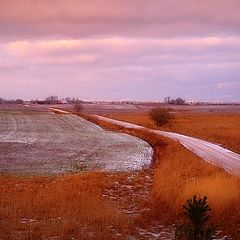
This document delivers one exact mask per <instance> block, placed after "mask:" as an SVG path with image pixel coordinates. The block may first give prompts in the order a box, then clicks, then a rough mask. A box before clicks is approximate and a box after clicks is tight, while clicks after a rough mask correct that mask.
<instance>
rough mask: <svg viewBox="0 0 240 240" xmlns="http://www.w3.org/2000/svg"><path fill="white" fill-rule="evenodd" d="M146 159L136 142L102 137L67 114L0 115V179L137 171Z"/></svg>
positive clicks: (146, 150)
mask: <svg viewBox="0 0 240 240" xmlns="http://www.w3.org/2000/svg"><path fill="white" fill-rule="evenodd" d="M151 156H152V149H151V147H150V145H149V144H148V143H146V142H144V141H142V140H140V139H139V138H136V137H132V136H129V135H126V134H119V133H113V132H110V131H105V130H103V129H102V128H100V127H99V126H97V125H94V124H92V123H90V122H88V121H86V120H84V119H82V118H80V117H78V116H75V115H72V114H54V113H52V112H50V111H46V110H36V109H34V108H33V109H32V108H21V109H20V108H6V109H3V108H2V109H0V172H1V173H10V174H61V173H73V172H81V171H83V170H100V171H101V170H106V171H128V170H139V169H141V168H142V167H143V166H145V165H149V164H150V162H151Z"/></svg>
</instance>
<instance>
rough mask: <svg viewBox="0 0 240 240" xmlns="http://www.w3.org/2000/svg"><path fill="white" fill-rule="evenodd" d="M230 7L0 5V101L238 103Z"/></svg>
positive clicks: (109, 2)
mask: <svg viewBox="0 0 240 240" xmlns="http://www.w3.org/2000/svg"><path fill="white" fill-rule="evenodd" d="M239 12H240V1H239V0H201V1H199V0H51V1H49V0H21V1H19V0H0V97H3V98H23V99H35V98H38V99H43V98H45V97H47V96H49V95H58V96H59V97H67V96H72V97H79V98H81V99H83V100H96V99H100V100H116V99H133V100H162V99H163V98H164V97H165V96H171V97H178V96H180V97H183V98H185V99H196V100H204V101H209V100H210V101H240V14H239Z"/></svg>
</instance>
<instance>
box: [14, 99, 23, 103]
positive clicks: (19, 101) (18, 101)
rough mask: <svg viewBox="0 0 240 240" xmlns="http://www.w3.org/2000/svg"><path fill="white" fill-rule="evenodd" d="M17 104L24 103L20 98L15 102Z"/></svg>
mask: <svg viewBox="0 0 240 240" xmlns="http://www.w3.org/2000/svg"><path fill="white" fill-rule="evenodd" d="M15 103H16V104H23V103H24V101H23V100H22V99H19V98H18V99H16V100H15Z"/></svg>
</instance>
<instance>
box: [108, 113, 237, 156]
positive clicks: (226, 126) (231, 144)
mask: <svg viewBox="0 0 240 240" xmlns="http://www.w3.org/2000/svg"><path fill="white" fill-rule="evenodd" d="M108 117H111V118H114V119H117V120H121V121H127V122H131V123H136V124H139V125H142V126H145V127H149V128H157V127H156V126H155V124H154V123H153V122H152V121H151V119H150V117H149V115H148V114H147V113H145V114H143V113H128V114H122V113H120V114H109V115H108ZM159 129H161V130H166V131H173V132H178V133H182V134H186V135H189V136H193V137H198V138H201V139H204V140H208V141H210V142H214V143H217V144H221V145H222V146H224V147H227V148H229V149H231V150H233V151H235V152H237V153H240V137H239V136H240V114H217V113H201V114H200V113H178V114H176V115H175V120H174V121H173V122H172V123H171V124H168V125H166V126H163V127H161V128H159Z"/></svg>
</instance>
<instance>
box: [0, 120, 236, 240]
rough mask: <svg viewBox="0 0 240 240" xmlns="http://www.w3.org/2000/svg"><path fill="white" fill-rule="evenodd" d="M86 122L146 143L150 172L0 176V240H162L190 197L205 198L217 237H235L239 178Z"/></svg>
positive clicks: (159, 144) (165, 145)
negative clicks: (150, 151)
mask: <svg viewBox="0 0 240 240" xmlns="http://www.w3.org/2000/svg"><path fill="white" fill-rule="evenodd" d="M138 119H139V118H138ZM91 121H93V122H96V123H98V124H99V125H101V126H102V127H104V128H105V129H107V130H114V131H118V132H122V133H127V134H130V135H133V136H138V137H140V138H142V139H143V140H145V141H147V142H149V143H150V144H151V146H152V147H153V149H154V155H153V163H152V167H151V168H149V169H146V170H143V171H133V172H125V173H124V172H123V173H99V172H92V173H82V174H76V175H68V176H67V175H66V176H53V177H14V176H12V177H10V176H4V175H2V176H0V186H1V188H0V239H31V240H33V239H96V238H97V239H129V238H132V239H167V240H170V239H172V228H171V225H172V224H173V223H176V222H178V221H182V220H183V219H184V216H183V214H182V207H181V206H182V204H184V203H185V201H186V200H187V199H188V198H190V197H192V196H193V195H195V194H196V195H198V196H201V197H202V196H204V195H207V197H208V201H209V204H210V206H211V208H212V212H211V215H212V222H213V223H215V224H218V225H219V226H220V229H221V230H222V231H223V234H230V235H231V236H232V237H233V239H240V233H239V229H240V205H239V201H240V178H239V177H236V176H231V175H229V174H227V173H226V172H224V171H223V170H222V169H220V168H218V167H215V166H212V165H210V164H208V163H206V162H205V161H203V160H202V159H201V158H199V157H197V156H196V155H194V154H193V153H191V152H190V151H188V150H186V149H185V148H184V147H182V146H181V145H179V144H178V143H177V142H173V141H171V140H169V139H166V138H163V137H160V136H156V135H155V134H150V133H147V132H145V131H142V130H129V129H124V128H123V127H118V126H115V125H113V124H110V123H106V122H103V121H99V120H96V119H93V118H91ZM144 121H145V120H144ZM148 123H149V124H150V122H148ZM169 226H170V227H169Z"/></svg>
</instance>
